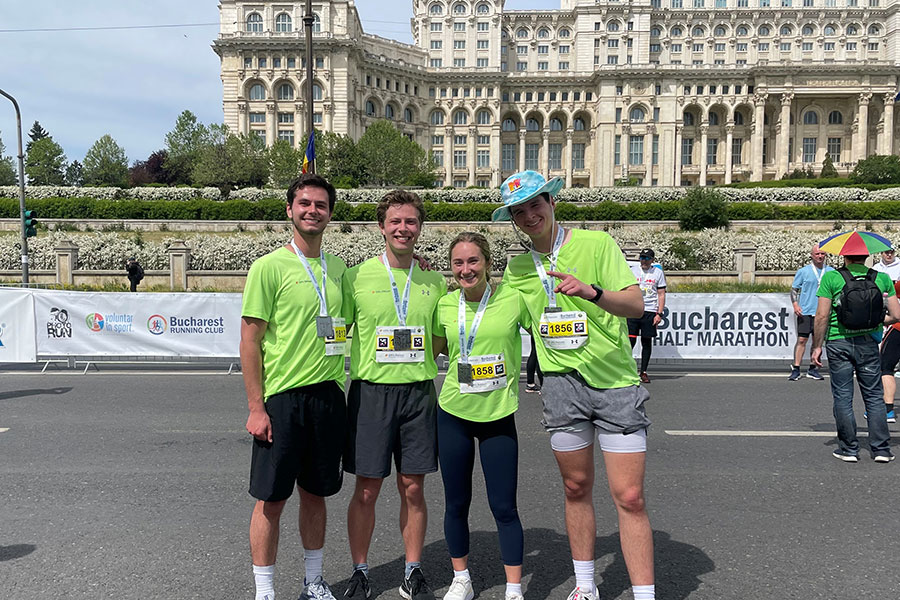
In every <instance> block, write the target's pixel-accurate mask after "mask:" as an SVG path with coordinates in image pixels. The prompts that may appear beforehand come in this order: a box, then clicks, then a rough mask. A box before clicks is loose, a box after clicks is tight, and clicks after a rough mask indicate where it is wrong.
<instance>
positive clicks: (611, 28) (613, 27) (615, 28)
mask: <svg viewBox="0 0 900 600" xmlns="http://www.w3.org/2000/svg"><path fill="white" fill-rule="evenodd" d="M606 30H607V31H618V30H619V24H618V23H617V22H616V21H610V22H609V23H607V24H606Z"/></svg>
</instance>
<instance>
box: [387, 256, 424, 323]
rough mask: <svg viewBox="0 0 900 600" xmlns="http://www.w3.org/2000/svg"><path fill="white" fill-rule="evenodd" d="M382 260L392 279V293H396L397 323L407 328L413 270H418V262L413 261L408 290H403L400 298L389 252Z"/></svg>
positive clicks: (407, 278)
mask: <svg viewBox="0 0 900 600" xmlns="http://www.w3.org/2000/svg"><path fill="white" fill-rule="evenodd" d="M381 260H382V261H383V262H384V268H385V269H387V274H388V277H390V278H391V291H392V292H393V293H394V310H396V311H397V321H399V322H400V326H401V327H406V314H407V312H409V286H410V285H411V284H412V276H413V269H415V268H416V261H415V260H413V261H412V264H410V265H409V275H407V277H406V289H405V290H403V298H401V297H400V289H399V288H398V287H397V282H396V281H395V280H394V274H393V273H392V272H391V265H390V263H388V258H387V252H384V253H382V255H381Z"/></svg>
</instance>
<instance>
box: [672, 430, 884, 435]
mask: <svg viewBox="0 0 900 600" xmlns="http://www.w3.org/2000/svg"><path fill="white" fill-rule="evenodd" d="M665 432H666V433H667V434H669V435H687V436H700V437H703V436H707V437H711V436H724V437H835V436H837V433H835V432H833V431H751V430H744V431H739V430H733V429H718V430H717V429H706V430H701V429H695V430H691V429H666V430H665ZM859 433H861V434H866V432H865V431H860V432H859Z"/></svg>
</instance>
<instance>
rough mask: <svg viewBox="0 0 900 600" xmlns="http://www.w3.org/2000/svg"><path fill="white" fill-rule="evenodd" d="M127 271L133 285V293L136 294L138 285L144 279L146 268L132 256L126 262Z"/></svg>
mask: <svg viewBox="0 0 900 600" xmlns="http://www.w3.org/2000/svg"><path fill="white" fill-rule="evenodd" d="M125 270H126V271H127V272H128V281H129V283H130V284H131V291H132V292H136V291H137V286H138V284H139V283H140V282H141V280H142V279H143V278H144V267H142V266H141V263H139V262H138V261H137V259H136V258H135V257H133V256H132V257H130V258H129V259H128V260H127V261H126V262H125Z"/></svg>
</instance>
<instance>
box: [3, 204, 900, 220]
mask: <svg viewBox="0 0 900 600" xmlns="http://www.w3.org/2000/svg"><path fill="white" fill-rule="evenodd" d="M680 205H681V202H673V201H669V202H633V203H629V204H623V203H619V202H597V203H594V204H574V203H570V202H559V203H557V208H556V214H557V217H558V218H559V219H562V220H565V221H665V220H677V219H678V208H679V206H680ZM26 206H27V208H29V209H31V210H35V211H37V213H38V218H39V219H122V220H128V219H160V220H169V221H183V220H199V221H216V220H220V221H283V220H285V212H284V201H282V200H278V199H274V198H272V199H268V200H261V201H255V202H251V201H249V200H226V201H224V202H217V201H213V200H202V199H197V200H187V201H172V200H96V199H92V198H47V199H42V200H28V201H26ZM375 206H376V205H375V204H374V203H364V204H349V203H347V202H338V204H337V206H336V207H335V211H334V218H333V220H334V221H374V220H375ZM498 206H499V204H491V203H482V202H467V203H450V202H438V203H432V202H426V203H425V210H426V214H427V215H428V219H429V220H431V221H445V222H452V221H490V219H491V213H492V212H493V211H494V209H495V208H497V207H498ZM727 211H728V218H729V219H730V220H755V221H762V220H792V221H794V220H795V221H805V220H836V219H846V220H883V219H890V218H891V217H896V216H897V215H900V202H893V201H891V202H888V201H881V202H826V203H823V204H814V205H784V204H780V203H777V204H776V203H767V202H733V203H729V204H728V205H727ZM18 217H19V203H18V201H17V200H14V199H10V198H0V218H6V219H15V218H18Z"/></svg>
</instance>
